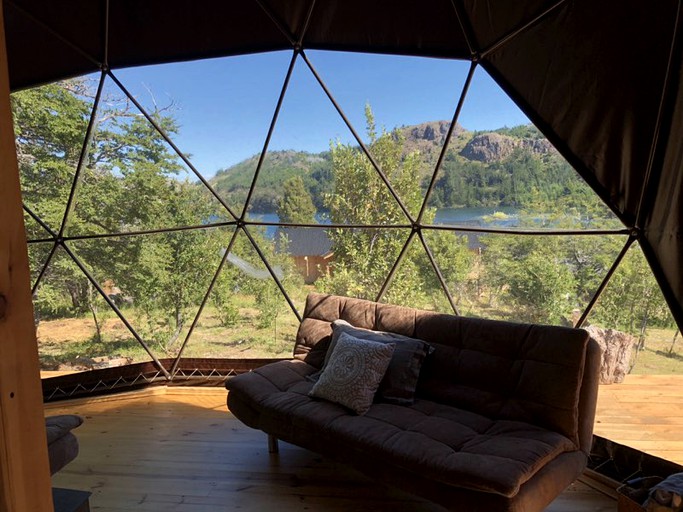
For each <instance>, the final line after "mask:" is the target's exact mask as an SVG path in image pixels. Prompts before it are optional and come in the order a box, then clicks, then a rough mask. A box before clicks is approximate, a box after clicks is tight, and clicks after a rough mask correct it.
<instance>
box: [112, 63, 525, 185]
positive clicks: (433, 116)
mask: <svg viewBox="0 0 683 512" xmlns="http://www.w3.org/2000/svg"><path fill="white" fill-rule="evenodd" d="M306 55H307V56H308V58H309V59H310V61H311V62H312V64H313V66H314V67H315V68H316V70H317V71H318V73H319V74H320V75H321V77H322V78H323V80H324V81H325V83H326V84H327V86H328V88H329V89H330V91H331V93H332V94H333V95H334V97H335V99H336V100H337V101H338V103H339V104H340V105H341V107H342V109H343V110H344V112H345V114H346V115H347V116H348V118H349V119H350V121H351V123H352V124H353V126H354V127H355V129H356V130H357V131H358V133H359V134H361V136H364V135H365V118H364V108H365V104H366V103H369V104H370V105H371V107H372V109H373V112H374V114H375V119H376V123H377V125H378V127H385V128H387V129H389V130H390V129H393V128H394V127H397V126H403V125H412V124H418V123H421V122H425V121H436V120H443V119H448V120H450V119H451V118H452V116H453V112H454V110H455V106H456V103H457V101H458V98H459V96H460V92H461V90H462V86H463V83H464V81H465V77H466V75H467V71H468V69H469V63H468V62H462V61H450V60H444V59H422V58H415V57H397V56H386V55H369V54H355V53H341V52H325V51H307V53H306ZM291 56H292V54H291V52H271V53H263V54H255V55H247V56H239V57H229V58H221V59H210V60H203V61H193V62H185V63H176V64H165V65H158V66H147V67H141V68H130V69H122V70H115V71H114V74H115V75H116V76H117V78H118V79H119V80H120V81H121V82H122V83H123V84H124V85H125V86H126V87H127V88H128V89H129V90H130V91H131V92H132V93H133V94H134V95H135V97H136V98H137V99H138V100H139V101H140V102H141V103H142V104H143V105H145V106H147V107H149V106H151V105H152V104H153V102H156V103H157V104H158V105H160V106H163V105H167V104H169V103H171V102H172V103H173V109H174V115H175V117H176V118H177V119H178V120H179V123H180V125H181V129H180V132H179V134H178V135H177V136H175V137H174V142H175V143H176V144H177V145H178V147H179V148H180V149H181V150H182V151H184V152H186V153H190V154H191V155H192V156H191V160H192V162H193V164H194V165H195V166H196V167H197V168H198V169H199V170H200V171H201V172H202V173H203V174H204V176H206V177H210V176H213V175H214V174H215V172H216V171H217V170H219V169H221V168H225V167H229V166H230V165H233V164H235V163H237V162H239V161H241V160H243V159H245V158H248V157H249V156H251V155H254V154H256V153H258V152H260V151H261V149H262V147H263V143H264V141H265V137H266V135H267V131H268V127H269V124H270V122H271V119H272V116H273V112H274V110H275V106H276V104H277V99H278V96H279V94H280V90H281V88H282V84H283V82H284V78H285V76H286V71H287V68H288V66H289V63H290V60H291ZM459 122H460V124H461V125H463V126H464V127H465V128H467V129H470V130H485V129H494V128H499V127H502V126H515V125H518V124H526V123H528V122H529V121H528V119H527V118H526V117H525V116H524V114H523V113H522V112H521V111H520V110H519V109H518V108H517V107H516V106H515V105H514V103H512V101H511V100H510V99H509V98H508V97H507V96H506V95H505V93H503V92H502V91H501V90H500V88H499V87H498V86H497V85H496V84H495V83H494V82H493V80H492V79H491V78H490V77H489V76H488V75H487V73H486V72H485V71H484V70H483V69H482V68H478V69H477V72H476V73H475V76H474V79H473V83H472V85H471V87H470V90H469V93H468V96H467V100H466V102H465V105H464V108H463V111H462V113H461V116H460V120H459ZM331 140H341V141H342V142H350V141H352V135H351V133H350V132H349V130H348V129H347V127H346V125H345V124H344V123H343V121H342V120H341V118H340V117H339V115H338V114H337V113H336V111H335V110H334V107H333V106H332V103H331V102H330V101H329V99H328V98H327V97H326V96H325V94H324V92H323V90H322V88H321V87H320V86H319V85H318V83H317V82H316V80H315V78H314V77H313V75H312V73H311V72H310V70H309V69H308V67H307V66H306V64H305V62H304V61H303V59H301V58H299V59H297V63H296V66H295V69H294V72H293V74H292V78H291V81H290V83H289V87H288V90H287V94H286V96H285V98H284V101H283V105H282V109H281V113H280V116H279V118H278V123H277V125H276V128H275V130H274V132H273V137H272V140H271V143H270V146H269V147H270V149H272V150H277V149H297V150H306V151H312V152H318V151H324V150H326V149H328V148H329V144H330V141H331Z"/></svg>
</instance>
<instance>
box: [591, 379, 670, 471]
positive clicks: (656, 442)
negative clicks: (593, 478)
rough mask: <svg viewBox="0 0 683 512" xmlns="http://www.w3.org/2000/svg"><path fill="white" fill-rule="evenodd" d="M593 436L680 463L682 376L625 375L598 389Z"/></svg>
mask: <svg viewBox="0 0 683 512" xmlns="http://www.w3.org/2000/svg"><path fill="white" fill-rule="evenodd" d="M595 433H596V434H597V435H600V436H602V437H605V438H608V439H611V440H613V441H616V442H617V443H620V444H625V445H627V446H631V447H633V448H636V449H638V450H641V451H644V452H646V453H650V454H652V455H656V456H658V457H662V458H664V459H667V460H671V461H673V462H677V463H678V464H683V376H682V375H628V376H626V379H625V380H624V382H623V383H622V384H611V385H607V386H600V392H599V395H598V411H597V418H596V422H595Z"/></svg>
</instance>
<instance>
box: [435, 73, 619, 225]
mask: <svg viewBox="0 0 683 512" xmlns="http://www.w3.org/2000/svg"><path fill="white" fill-rule="evenodd" d="M427 204H428V206H430V207H431V208H435V209H436V217H435V219H434V222H435V223H436V224H447V225H454V226H457V225H460V226H462V225H465V226H481V227H502V228H528V229H539V230H543V229H590V228H595V229H598V228H599V229H618V228H621V227H623V226H622V225H621V224H620V223H619V221H618V220H617V219H616V217H615V216H614V214H613V213H612V212H611V211H610V210H609V209H608V208H607V207H606V206H605V205H604V204H603V203H602V201H601V200H600V199H599V198H598V196H597V195H596V194H595V193H594V192H593V191H592V190H591V189H590V187H589V186H588V185H587V184H586V183H585V182H584V181H583V179H582V178H581V177H580V176H579V175H578V174H577V173H576V171H575V170H574V169H573V168H572V167H571V166H570V165H569V164H568V163H567V161H566V160H564V158H563V157H562V156H561V155H560V154H559V152H558V151H557V150H556V149H555V148H554V147H553V146H552V145H551V144H550V142H549V141H548V140H547V139H546V138H545V137H544V136H543V135H542V134H541V132H540V131H539V130H538V129H537V128H535V127H534V126H533V125H532V124H531V122H530V121H529V120H528V118H527V117H526V116H525V115H524V114H523V113H522V112H521V110H520V109H519V108H518V107H517V106H516V105H515V104H514V103H513V102H512V100H510V99H509V98H508V96H507V95H506V94H505V93H504V92H503V91H502V90H501V89H500V88H499V87H498V85H497V84H496V83H495V82H494V81H493V80H492V79H491V78H490V77H489V75H488V74H487V73H486V72H485V71H484V70H483V69H482V68H481V67H477V69H476V70H475V73H474V76H473V79H472V82H471V84H470V87H469V90H468V92H467V96H466V98H465V100H464V103H463V108H462V111H461V113H460V116H459V118H458V125H457V127H456V129H455V131H454V133H453V136H452V137H451V140H450V142H449V148H448V151H447V153H446V155H445V158H444V160H443V163H442V165H441V168H440V169H439V171H438V173H437V175H436V180H435V184H434V188H433V190H432V193H431V195H430V197H429V199H428V202H427ZM485 217H488V218H489V219H492V220H489V221H487V220H486V219H485Z"/></svg>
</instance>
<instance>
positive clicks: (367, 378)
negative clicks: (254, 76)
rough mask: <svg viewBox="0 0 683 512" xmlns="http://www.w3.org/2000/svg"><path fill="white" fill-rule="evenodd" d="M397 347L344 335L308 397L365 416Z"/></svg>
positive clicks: (391, 344) (392, 344)
mask: <svg viewBox="0 0 683 512" xmlns="http://www.w3.org/2000/svg"><path fill="white" fill-rule="evenodd" d="M394 348H395V344H394V343H378V342H376V341H369V340H362V339H359V338H355V337H353V336H351V335H350V334H347V333H342V335H341V336H340V337H339V340H338V341H337V343H336V345H335V346H334V350H333V351H332V353H331V354H330V359H329V361H328V363H327V365H326V366H325V369H324V370H323V372H322V373H321V374H320V378H319V379H318V382H316V383H315V385H314V386H313V389H311V391H310V393H309V395H310V396H314V397H318V398H324V399H326V400H330V401H331V402H336V403H338V404H340V405H343V406H344V407H348V408H349V409H351V410H352V411H354V412H355V413H356V414H359V415H363V414H365V413H366V412H368V409H370V406H371V405H372V401H373V399H374V397H375V392H376V391H377V388H378V387H379V383H380V382H381V381H382V378H383V377H384V374H385V372H386V371H387V367H388V366H389V362H390V361H391V356H392V355H393V354H394Z"/></svg>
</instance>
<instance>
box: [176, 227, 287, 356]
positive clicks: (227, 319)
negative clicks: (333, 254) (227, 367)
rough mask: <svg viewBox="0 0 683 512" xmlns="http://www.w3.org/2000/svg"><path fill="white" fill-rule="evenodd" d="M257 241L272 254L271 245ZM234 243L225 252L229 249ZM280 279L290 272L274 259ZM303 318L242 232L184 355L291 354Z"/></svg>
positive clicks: (255, 236)
mask: <svg viewBox="0 0 683 512" xmlns="http://www.w3.org/2000/svg"><path fill="white" fill-rule="evenodd" d="M252 237H253V238H254V239H255V241H256V242H257V243H260V244H261V245H260V249H261V251H262V252H263V254H264V255H265V256H266V257H268V256H269V255H271V256H272V254H273V251H274V247H273V246H272V245H270V246H268V245H267V244H272V241H269V242H265V243H264V241H263V239H262V238H261V236H260V235H258V234H256V235H253V234H252ZM228 243H229V240H227V239H226V240H225V242H224V246H223V248H222V250H223V251H225V250H226V249H227V247H228ZM269 264H270V265H271V269H272V270H273V272H274V273H275V274H276V275H277V276H278V278H279V279H281V280H282V279H285V278H286V275H285V269H283V267H282V266H281V265H279V264H278V263H277V260H274V261H273V262H270V261H269ZM298 327H299V320H298V318H297V316H296V315H295V314H294V312H293V311H292V309H291V308H290V306H289V304H288V303H287V301H286V299H285V297H284V295H283V294H282V293H281V291H280V289H279V288H278V286H277V284H276V282H275V280H274V279H273V277H272V274H271V273H270V271H269V270H268V268H267V267H266V266H265V264H264V263H263V260H262V259H261V257H260V256H259V254H258V252H257V251H256V250H255V249H254V246H253V245H252V243H251V242H250V240H249V238H248V237H247V235H245V233H244V232H243V231H240V232H238V234H237V236H236V238H235V241H234V243H233V244H232V247H231V250H230V252H229V253H228V256H227V259H226V262H225V264H224V266H223V268H222V269H221V273H220V275H219V276H218V279H217V280H216V283H215V285H214V287H213V289H212V291H211V294H210V296H209V300H208V302H207V304H206V306H205V307H204V310H203V311H202V315H201V317H200V318H199V322H198V323H197V326H196V327H195V329H194V331H193V332H192V336H191V337H190V338H189V340H188V343H187V345H186V347H185V350H184V351H183V354H182V357H220V358H238V359H239V358H250V357H256V358H262V357H265V358H268V357H288V356H290V355H291V353H292V349H293V346H294V339H295V337H296V331H297V329H298Z"/></svg>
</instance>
